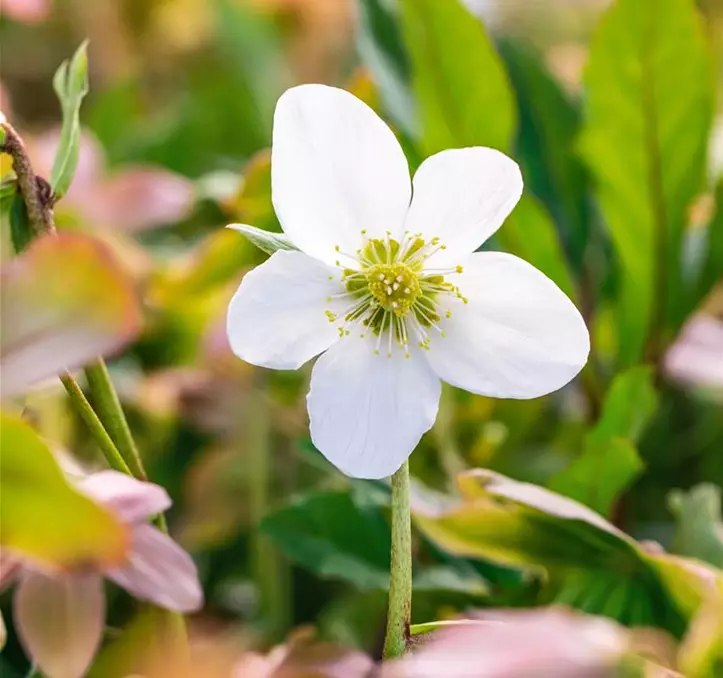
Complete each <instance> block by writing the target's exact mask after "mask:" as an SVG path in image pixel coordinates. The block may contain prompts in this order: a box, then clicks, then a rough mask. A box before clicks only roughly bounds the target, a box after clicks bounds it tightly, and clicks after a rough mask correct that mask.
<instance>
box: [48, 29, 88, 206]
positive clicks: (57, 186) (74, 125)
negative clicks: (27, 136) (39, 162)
mask: <svg viewBox="0 0 723 678" xmlns="http://www.w3.org/2000/svg"><path fill="white" fill-rule="evenodd" d="M87 49H88V41H87V40H86V41H85V42H83V44H81V46H80V47H78V49H77V51H76V52H75V54H74V55H73V57H72V58H71V59H70V60H69V61H64V62H63V63H62V64H61V65H60V68H59V69H58V70H57V71H56V73H55V76H54V77H53V88H54V89H55V93H56V94H57V95H58V99H60V106H61V108H62V111H63V127H62V129H61V131H60V143H59V145H58V150H57V152H56V154H55V161H54V162H53V171H52V173H51V175H50V185H51V186H52V188H53V190H54V191H55V193H56V194H57V195H58V196H63V195H65V193H66V192H67V191H68V188H69V187H70V184H71V182H72V181H73V175H74V174H75V168H76V167H77V165H78V154H79V152H80V104H81V103H82V101H83V98H84V97H85V95H86V94H87V93H88V53H87Z"/></svg>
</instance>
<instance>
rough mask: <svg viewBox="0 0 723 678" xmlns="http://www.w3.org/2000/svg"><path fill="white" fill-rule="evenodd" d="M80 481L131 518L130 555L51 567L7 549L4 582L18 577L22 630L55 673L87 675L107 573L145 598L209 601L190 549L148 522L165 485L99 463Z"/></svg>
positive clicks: (182, 606)
mask: <svg viewBox="0 0 723 678" xmlns="http://www.w3.org/2000/svg"><path fill="white" fill-rule="evenodd" d="M78 489H80V490H81V491H82V492H84V493H86V494H87V495H89V496H90V497H91V498H93V499H95V500H97V501H98V502H99V503H101V504H103V505H104V506H106V507H107V508H109V509H110V510H111V511H113V512H114V513H115V514H116V515H117V516H118V517H119V518H120V520H122V521H123V523H125V524H126V525H127V527H128V529H129V531H130V535H131V540H130V548H129V552H128V554H127V555H126V559H125V562H124V563H123V564H122V565H121V566H119V567H115V568H111V569H103V570H100V571H95V570H88V571H85V572H72V573H70V572H47V571H41V570H39V569H38V568H37V567H36V566H35V565H34V564H32V563H30V562H27V561H23V562H20V561H19V560H18V559H15V558H12V559H8V558H7V556H6V558H5V560H4V563H3V568H2V570H3V573H2V576H1V577H0V584H7V583H8V581H9V580H11V579H12V580H15V581H16V582H17V590H16V591H15V597H14V601H13V605H14V620H15V624H16V627H17V631H18V635H19V637H20V640H21V642H22V644H23V646H24V647H25V649H26V651H27V653H28V655H29V656H30V657H32V659H33V660H34V661H35V662H36V663H37V665H38V666H39V667H40V669H41V670H42V671H43V673H44V675H46V676H47V677H48V678H80V677H81V676H83V675H85V672H86V671H87V670H88V667H89V666H90V663H91V661H92V660H93V656H94V655H95V653H96V650H97V649H98V646H99V644H100V641H101V637H102V634H103V627H104V622H105V596H104V593H103V577H107V578H108V579H110V580H111V581H114V582H115V583H116V584H118V585H120V586H122V587H123V588H124V589H126V590H127V591H128V592H129V593H130V594H131V595H133V596H135V597H136V598H138V599H139V600H146V601H149V602H151V603H154V604H156V605H158V606H160V607H163V608H166V609H169V610H176V611H178V612H193V611H195V610H198V609H199V608H200V607H201V605H202V602H203V592H202V590H201V586H200V583H199V581H198V574H197V572H196V566H195V565H194V563H193V560H192V559H191V557H190V556H189V555H188V554H187V553H186V552H185V551H184V550H183V549H182V548H181V547H180V546H179V545H178V544H176V542H175V541H173V539H171V538H170V537H169V536H168V535H165V534H163V533H162V532H160V531H159V530H158V529H156V528H155V527H153V526H152V525H150V524H149V523H148V522H147V521H148V519H149V518H150V517H151V516H153V515H155V514H157V513H160V512H161V511H165V510H166V509H167V508H168V507H169V506H170V504H171V500H170V498H169V496H168V494H167V493H166V491H165V490H164V489H163V488H162V487H160V486H159V485H155V484H153V483H145V482H141V481H139V480H136V479H135V478H131V477H130V476H126V475H124V474H122V473H118V472H116V471H100V472H98V473H94V474H91V475H89V476H87V477H85V478H83V479H81V480H80V482H79V483H78Z"/></svg>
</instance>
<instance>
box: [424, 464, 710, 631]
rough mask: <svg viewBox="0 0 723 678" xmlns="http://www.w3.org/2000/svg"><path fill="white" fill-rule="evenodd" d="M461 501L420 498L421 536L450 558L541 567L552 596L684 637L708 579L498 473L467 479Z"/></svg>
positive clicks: (573, 505) (574, 506)
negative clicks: (437, 500)
mask: <svg viewBox="0 0 723 678" xmlns="http://www.w3.org/2000/svg"><path fill="white" fill-rule="evenodd" d="M459 483H460V489H461V491H462V495H463V498H462V500H461V501H456V502H455V501H450V500H443V501H439V502H431V501H429V500H427V501H426V502H415V503H413V507H412V513H413V517H414V521H415V524H416V525H417V527H418V528H419V529H420V530H421V531H422V533H423V534H424V535H425V536H426V537H427V538H428V539H430V540H431V541H433V542H434V543H436V544H437V545H438V546H439V547H440V548H442V549H444V550H445V551H447V552H448V553H451V554H454V555H457V556H463V557H467V558H478V559H482V560H492V561H494V562H497V563H500V564H504V565H510V566H515V567H521V568H525V569H532V570H541V571H543V572H544V573H546V581H547V584H546V587H545V589H544V591H543V595H544V597H545V599H546V600H554V601H556V602H559V603H564V604H567V605H570V606H572V607H575V608H578V609H582V610H585V611H586V612H589V613H592V614H601V615H605V616H609V617H612V618H614V619H617V620H619V621H621V622H622V623H625V624H633V623H635V624H638V623H640V624H643V625H648V626H658V627H661V628H665V629H667V630H668V631H670V632H671V633H673V634H675V635H677V636H681V635H682V633H683V632H684V630H685V627H686V623H687V620H688V619H689V618H690V616H691V615H692V614H693V613H694V612H695V610H696V609H697V606H698V605H699V604H700V601H701V600H702V598H703V595H704V591H705V587H706V585H707V582H706V579H707V578H708V577H710V574H709V573H708V572H705V571H701V570H700V568H697V567H691V566H689V565H688V564H687V563H685V562H680V561H679V560H677V559H674V558H671V557H669V556H667V555H665V554H651V553H647V552H646V551H644V550H643V548H642V547H641V546H640V545H639V544H638V543H637V542H635V540H633V539H632V538H631V537H629V536H628V535H626V534H624V533H623V532H621V531H620V530H618V529H617V528H615V527H614V526H613V525H611V524H610V523H609V522H607V521H606V520H605V519H604V518H602V516H600V515H599V514H597V513H595V512H594V511H592V510H590V509H589V508H587V507H585V506H583V505H581V504H579V503H577V502H575V501H572V500H571V499H567V498H565V497H562V496H560V495H557V494H555V493H553V492H550V491H549V490H545V489H543V488H541V487H538V486H536V485H531V484H529V483H521V482H517V481H514V480H511V479H509V478H506V477H504V476H501V475H499V474H496V473H493V472H491V471H482V470H475V471H470V472H468V473H465V474H462V475H461V476H460V477H459Z"/></svg>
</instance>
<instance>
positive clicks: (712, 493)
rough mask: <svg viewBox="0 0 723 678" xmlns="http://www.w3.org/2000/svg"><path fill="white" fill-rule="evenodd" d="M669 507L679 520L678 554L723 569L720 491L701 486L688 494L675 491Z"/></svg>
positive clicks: (714, 487)
mask: <svg viewBox="0 0 723 678" xmlns="http://www.w3.org/2000/svg"><path fill="white" fill-rule="evenodd" d="M668 504H669V506H670V509H671V511H672V512H673V513H674V514H675V517H676V528H675V536H674V538H673V549H674V550H675V552H676V553H680V554H682V555H684V556H691V557H693V558H698V559H699V560H703V561H705V562H707V563H710V564H711V565H715V567H718V568H721V569H723V520H722V519H721V490H720V488H719V487H717V486H715V485H712V484H710V483H701V484H700V485H696V486H695V487H693V488H692V489H690V490H688V491H687V492H683V491H681V490H673V492H671V493H670V496H669V497H668Z"/></svg>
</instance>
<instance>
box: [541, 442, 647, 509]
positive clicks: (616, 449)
mask: <svg viewBox="0 0 723 678" xmlns="http://www.w3.org/2000/svg"><path fill="white" fill-rule="evenodd" d="M644 467H645V465H644V464H643V462H642V461H641V460H640V457H639V455H638V452H637V450H636V449H635V445H633V444H631V443H630V442H629V441H627V440H624V439H623V438H613V439H611V440H610V441H608V443H607V444H606V445H604V446H598V445H588V446H586V447H585V449H584V451H583V453H582V454H581V455H580V456H579V457H578V458H577V459H576V460H575V461H574V462H573V463H572V464H571V465H570V466H569V467H568V468H566V469H565V470H564V471H562V472H561V473H560V474H558V475H557V476H555V477H554V478H553V479H552V481H551V482H550V483H549V487H550V489H551V490H554V491H555V492H559V493H560V494H564V495H565V496H567V497H570V498H571V499H576V500H577V501H579V502H581V503H583V504H585V505H586V506H589V507H590V508H592V509H594V510H595V511H597V512H598V513H600V514H601V515H605V516H609V515H610V512H611V509H612V507H613V503H614V502H615V500H616V499H617V497H618V496H619V495H620V493H621V492H623V491H624V490H626V489H627V488H628V487H629V486H630V485H631V484H632V482H633V481H634V480H635V479H636V478H637V477H638V476H639V475H640V474H641V473H642V471H643V468H644Z"/></svg>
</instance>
